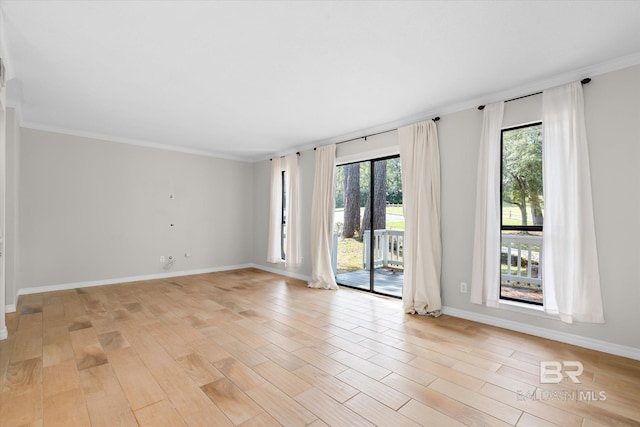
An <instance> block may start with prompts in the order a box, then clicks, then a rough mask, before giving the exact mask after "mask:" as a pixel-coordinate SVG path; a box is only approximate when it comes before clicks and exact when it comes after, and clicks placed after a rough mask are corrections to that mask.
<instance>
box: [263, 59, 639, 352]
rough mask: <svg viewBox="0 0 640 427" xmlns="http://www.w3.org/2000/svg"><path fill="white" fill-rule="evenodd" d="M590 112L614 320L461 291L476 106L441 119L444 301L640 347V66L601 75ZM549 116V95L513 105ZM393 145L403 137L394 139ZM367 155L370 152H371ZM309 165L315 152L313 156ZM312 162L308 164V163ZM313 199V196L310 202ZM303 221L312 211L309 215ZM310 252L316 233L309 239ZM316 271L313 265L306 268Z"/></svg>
mask: <svg viewBox="0 0 640 427" xmlns="http://www.w3.org/2000/svg"><path fill="white" fill-rule="evenodd" d="M584 92H585V104H586V105H585V114H586V121H587V131H588V139H589V150H590V156H591V174H592V185H593V200H594V210H595V220H596V234H597V240H598V245H599V247H598V250H599V260H600V274H601V281H602V295H603V301H604V310H605V317H606V320H607V323H605V324H603V325H590V324H573V325H566V324H564V323H562V322H560V321H559V320H556V319H548V318H544V317H540V316H535V315H530V314H524V313H520V312H514V311H508V310H505V309H490V308H486V307H484V306H478V305H474V304H471V303H470V302H469V294H462V293H460V291H459V288H460V286H459V285H460V282H467V283H470V281H471V262H472V245H473V227H474V212H475V211H474V210H475V192H476V169H477V154H478V144H479V139H480V131H481V127H482V114H483V113H482V112H481V111H478V110H477V109H475V108H474V109H470V110H465V111H461V112H458V113H454V114H448V115H444V116H442V119H441V120H440V121H439V122H438V135H439V142H440V155H441V173H442V223H441V226H442V245H443V264H442V299H443V304H444V305H445V306H446V307H449V308H453V309H457V310H464V311H466V312H468V313H472V314H478V315H485V316H491V317H492V318H496V319H500V320H504V321H515V322H519V323H522V324H526V325H532V326H534V327H540V328H546V329H547V330H552V331H558V332H565V333H570V334H575V335H578V336H581V337H585V338H586V339H589V338H591V339H595V340H600V341H606V342H611V343H615V344H619V345H623V346H627V347H634V348H638V349H640V334H638V332H637V325H639V324H640V309H639V308H640V279H638V273H637V268H636V267H637V266H638V265H639V263H640V244H639V243H638V242H640V229H639V228H638V227H637V226H636V225H637V224H638V221H639V218H640V126H639V125H638V124H639V123H640V66H635V67H631V68H627V69H623V70H619V71H616V72H612V73H607V74H603V75H599V76H595V77H594V78H593V81H592V82H591V83H589V84H588V85H587V86H585V90H584ZM540 119H541V96H532V97H529V98H524V99H521V100H518V101H514V102H509V103H507V104H506V106H505V117H504V126H513V125H517V124H521V123H526V122H532V121H537V120H540ZM387 142H388V144H390V145H391V144H393V143H394V141H393V138H389V139H388V140H387ZM363 149H364V148H363ZM303 157H304V158H305V159H307V158H312V157H313V151H310V152H304V153H303ZM305 162H307V164H308V162H309V161H307V160H305ZM267 163H268V162H263V163H259V164H257V165H256V168H255V176H254V183H255V185H256V189H257V190H259V192H260V193H264V194H268V173H269V172H268V171H269V169H268V164H267ZM301 174H302V175H303V177H304V178H303V185H302V192H303V194H305V195H308V194H311V193H312V191H313V189H312V185H313V184H312V183H313V168H312V167H309V168H306V167H301ZM306 197H308V196H306ZM267 201H268V198H267V197H266V196H264V197H257V198H256V204H255V209H256V214H255V221H256V228H255V230H256V236H255V246H254V262H255V263H257V264H262V265H265V266H269V264H267V263H266V262H265V259H266V220H264V221H263V220H262V219H261V218H262V217H264V216H266V215H267V212H268V205H267ZM303 215H310V211H309V209H306V210H304V211H303ZM303 245H305V246H308V245H309V240H308V237H307V238H305V240H303ZM301 272H302V273H303V274H306V275H310V273H311V271H310V268H309V266H308V265H307V266H305V268H303V269H302V270H301Z"/></svg>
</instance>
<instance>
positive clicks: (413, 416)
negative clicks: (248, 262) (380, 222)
mask: <svg viewBox="0 0 640 427" xmlns="http://www.w3.org/2000/svg"><path fill="white" fill-rule="evenodd" d="M7 321H8V322H7V323H8V328H9V338H8V339H7V340H5V341H2V342H0V424H1V425H2V426H3V427H4V426H20V425H45V426H60V425H71V426H88V425H93V426H116V425H118V426H119V425H124V426H136V425H141V426H154V427H158V426H183V425H188V426H234V425H236V426H258V425H261V426H265V425H266V426H270V425H274V426H275V425H286V426H298V425H299V426H304V425H311V426H315V427H319V426H326V425H333V426H359V425H362V426H370V425H378V426H394V427H395V426H400V425H407V426H410V425H428V426H454V425H474V426H479V425H488V426H507V425H519V426H551V425H559V426H576V427H577V426H613V425H616V426H621V425H624V426H632V425H636V426H637V425H640V410H639V409H638V408H640V362H639V361H634V360H630V359H625V358H622V357H616V356H611V355H608V354H604V353H600V352H597V351H591V350H586V349H583V348H579V347H574V346H571V345H567V344H562V343H559V342H555V341H549V340H546V339H541V338H536V337H532V336H529V335H524V334H520V333H516V332H511V331H507V330H504V329H499V328H495V327H491V326H486V325H482V324H478V323H474V322H470V321H466V320H461V319H457V318H454V317H450V316H447V315H443V316H441V317H439V318H437V319H434V318H431V317H421V316H410V315H406V314H404V313H402V310H401V301H399V300H398V299H393V298H387V297H382V296H379V295H373V294H367V293H364V292H356V291H354V290H350V289H347V288H341V289H340V290H338V291H325V290H316V289H309V288H307V287H306V283H304V282H302V281H299V280H294V279H289V278H285V277H282V276H278V275H275V274H271V273H266V272H263V271H259V270H255V269H245V270H237V271H230V272H220V273H212V274H203V275H196V276H188V277H178V278H172V279H166V280H153V281H145V282H136V283H128V284H121V285H111V286H101V287H93V288H84V289H75V290H69V291H59V292H49V293H42V294H34V295H27V296H22V297H20V299H19V302H18V311H17V312H16V313H12V314H9V315H8V316H7ZM543 360H559V361H562V360H578V361H581V362H582V363H583V364H584V373H583V374H582V375H581V376H580V380H581V383H580V384H574V383H572V382H563V383H561V384H540V378H539V364H540V361H543ZM602 393H604V396H605V397H606V400H602V399H601V397H602V396H603V395H602ZM591 397H596V398H595V399H591V400H590V401H588V400H587V399H588V398H591Z"/></svg>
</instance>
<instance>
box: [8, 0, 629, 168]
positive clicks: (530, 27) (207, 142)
mask: <svg viewBox="0 0 640 427" xmlns="http://www.w3.org/2000/svg"><path fill="white" fill-rule="evenodd" d="M0 1H1V2H0V7H1V9H2V13H3V20H4V26H3V27H4V28H3V32H4V34H3V38H6V40H4V44H5V46H4V47H5V49H6V50H7V51H8V62H9V66H10V67H9V71H10V75H9V78H11V79H12V80H11V81H10V82H9V87H10V97H11V100H10V101H11V102H12V103H13V104H16V105H18V104H19V107H20V110H21V111H20V114H21V118H22V122H23V125H25V126H30V127H36V128H43V129H56V130H64V131H67V132H71V133H76V134H86V135H95V136H103V137H108V138H110V139H113V140H116V141H123V142H133V143H142V144H149V143H150V144H161V145H166V146H171V147H173V148H175V149H179V150H185V151H195V152H202V153H209V154H213V155H218V156H221V157H229V158H238V159H243V160H248V161H253V160H258V159H264V158H266V157H269V156H270V155H274V154H282V153H285V152H290V151H293V150H296V149H299V148H301V147H309V146H311V145H313V144H318V143H322V142H328V141H335V140H338V139H340V138H347V137H353V136H360V135H363V134H364V133H365V132H367V131H374V130H383V129H385V126H386V128H389V127H390V126H391V125H392V124H395V125H397V124H400V123H403V124H404V123H409V122H410V121H412V120H413V121H415V120H418V119H423V118H428V117H429V116H430V115H433V114H439V113H442V112H447V111H451V110H452V108H454V106H461V105H471V104H470V102H479V101H489V100H495V99H492V97H493V98H495V97H496V96H497V95H498V94H506V93H509V91H514V90H524V88H526V87H527V85H531V83H532V82H534V83H536V82H538V83H540V82H545V81H550V80H549V79H553V78H554V76H558V75H563V74H564V75H568V74H567V73H571V72H573V73H576V72H582V73H584V72H586V71H588V70H589V68H588V67H592V66H594V65H595V64H603V63H616V62H615V61H617V63H624V61H625V58H627V62H628V60H629V58H631V60H633V61H636V62H637V58H639V57H640V2H638V1H630V2H616V1H588V2H582V1H567V2H538V1H518V2H497V1H496V2H485V1H475V2H453V1H430V2H377V1H376V2H366V1H358V2H321V1H315V2H206V1H189V2H187V1H15V0H0ZM540 84H541V83H540ZM533 89H542V88H540V87H537V88H533ZM465 103H466V104H465Z"/></svg>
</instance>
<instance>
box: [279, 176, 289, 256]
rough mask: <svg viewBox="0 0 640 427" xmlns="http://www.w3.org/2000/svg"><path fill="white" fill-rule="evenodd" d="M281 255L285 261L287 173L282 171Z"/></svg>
mask: <svg viewBox="0 0 640 427" xmlns="http://www.w3.org/2000/svg"><path fill="white" fill-rule="evenodd" d="M280 218H281V221H280V224H281V228H280V253H281V258H282V259H283V260H285V259H286V258H285V256H286V253H285V248H286V247H287V171H282V210H281V215H280Z"/></svg>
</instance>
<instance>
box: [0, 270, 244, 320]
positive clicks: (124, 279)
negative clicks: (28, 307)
mask: <svg viewBox="0 0 640 427" xmlns="http://www.w3.org/2000/svg"><path fill="white" fill-rule="evenodd" d="M249 267H252V265H251V264H239V265H227V266H222V267H211V268H201V269H196V270H181V271H168V272H166V273H157V274H147V275H142V276H131V277H118V278H114V279H104V280H92V281H88V282H72V283H60V284H57V285H46V286H37V287H34V288H21V289H18V296H20V295H29V294H39V293H42V292H51V291H66V290H69V289H77V288H90V287H93V286H104V285H115V284H118V283H127V282H140V281H142V280H155V279H167V278H171V277H179V276H192V275H194V274H205V273H215V272H218V271H228V270H239V269H241V268H249ZM7 307H9V306H7ZM13 307H14V308H13V311H15V305H14V306H13ZM7 312H8V310H7Z"/></svg>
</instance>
